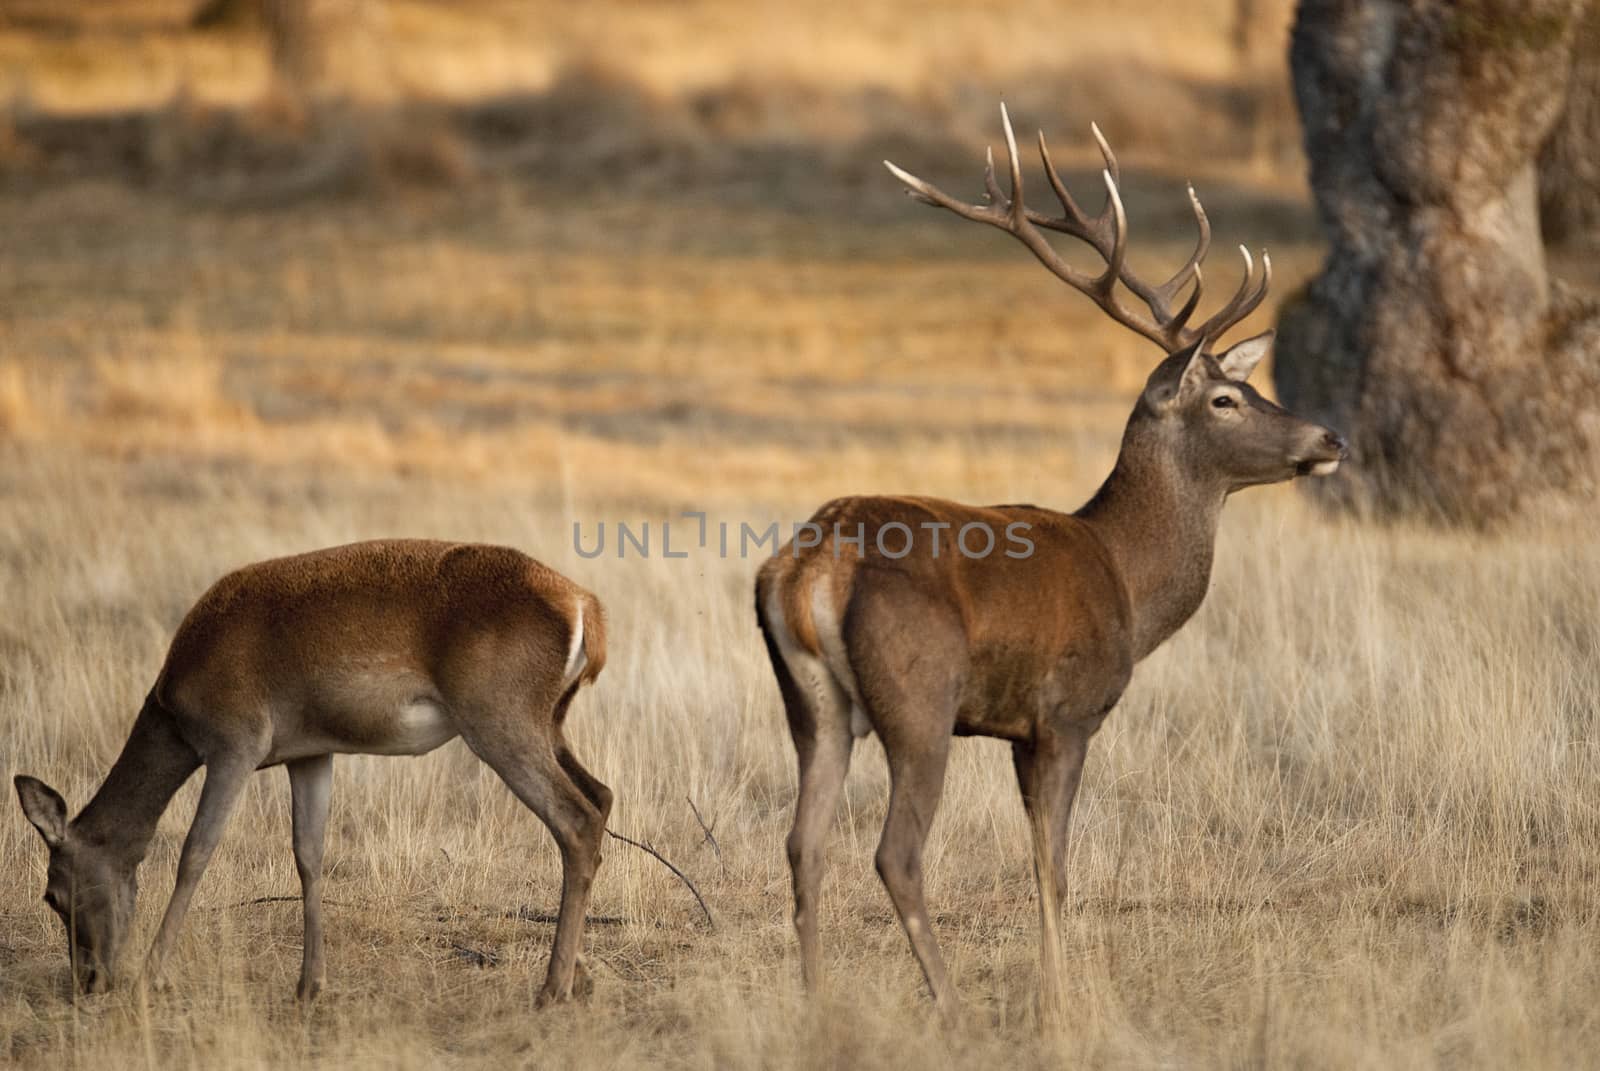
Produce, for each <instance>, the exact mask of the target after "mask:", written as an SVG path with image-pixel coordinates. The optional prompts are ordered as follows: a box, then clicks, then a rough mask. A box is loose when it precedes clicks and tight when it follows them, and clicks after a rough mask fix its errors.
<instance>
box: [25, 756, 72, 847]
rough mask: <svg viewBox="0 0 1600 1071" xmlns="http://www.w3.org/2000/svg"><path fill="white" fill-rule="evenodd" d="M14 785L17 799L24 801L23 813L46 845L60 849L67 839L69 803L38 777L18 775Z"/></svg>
mask: <svg viewBox="0 0 1600 1071" xmlns="http://www.w3.org/2000/svg"><path fill="white" fill-rule="evenodd" d="M14 783H15V784H16V786H17V798H18V799H19V800H21V801H22V813H23V814H25V815H27V816H28V821H30V822H32V823H33V828H34V829H37V830H38V831H39V836H41V837H43V838H44V842H45V844H47V845H49V846H50V847H52V848H57V847H60V845H61V842H62V841H64V840H66V839H67V801H66V800H64V799H62V798H61V794H60V793H59V792H57V791H56V790H55V789H53V788H51V787H50V786H49V785H47V784H45V783H44V782H43V781H41V780H39V779H38V778H37V777H29V776H27V775H26V774H18V775H17V776H16V778H15V780H14Z"/></svg>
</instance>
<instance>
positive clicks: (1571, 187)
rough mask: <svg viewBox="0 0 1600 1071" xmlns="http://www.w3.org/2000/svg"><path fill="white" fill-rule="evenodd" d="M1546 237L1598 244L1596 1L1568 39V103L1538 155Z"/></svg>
mask: <svg viewBox="0 0 1600 1071" xmlns="http://www.w3.org/2000/svg"><path fill="white" fill-rule="evenodd" d="M1539 221H1540V223H1541V224H1542V225H1543V228H1544V237H1545V241H1547V242H1551V243H1553V244H1564V245H1565V244H1570V245H1575V246H1576V245H1587V246H1590V247H1592V246H1594V245H1597V244H1600V3H1595V2H1593V0H1591V2H1590V3H1588V4H1587V5H1586V10H1585V12H1584V15H1583V18H1582V20H1581V21H1580V22H1579V23H1578V26H1577V29H1576V31H1575V32H1574V35H1573V42H1572V74H1571V75H1570V78H1569V81H1568V85H1567V102H1566V106H1565V107H1563V108H1562V109H1561V115H1560V117H1558V118H1557V119H1556V122H1555V126H1554V127H1552V128H1551V130H1550V136H1549V137H1548V138H1546V139H1545V143H1544V148H1543V149H1542V150H1541V151H1540V153H1539Z"/></svg>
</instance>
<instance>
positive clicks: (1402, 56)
mask: <svg viewBox="0 0 1600 1071" xmlns="http://www.w3.org/2000/svg"><path fill="white" fill-rule="evenodd" d="M1581 2H1582V0H1456V2H1451V0H1302V2H1301V4H1300V9H1299V11H1298V13H1297V17H1296V21H1295V27H1294V33H1293V37H1292V40H1291V44H1290V51H1289V60H1290V66H1291V69H1292V71H1293V76H1294V85H1295V95H1296V98H1297V100H1298V102H1299V106H1300V114H1301V119H1302V122H1303V124H1304V127H1305V141H1306V152H1307V155H1308V157H1309V158H1310V164H1311V184H1312V187H1313V190H1314V191H1315V194H1316V201H1317V208H1318V211H1319V213H1320V215H1321V217H1322V221H1323V225H1324V228H1325V230H1326V231H1327V234H1328V238H1329V242H1330V244H1331V247H1332V248H1331V250H1330V252H1329V255H1328V260H1327V262H1326V264H1325V265H1324V266H1323V270H1322V273H1321V274H1320V275H1319V276H1317V277H1316V278H1315V279H1314V280H1312V282H1311V284H1310V285H1309V287H1308V288H1307V290H1306V291H1305V292H1304V293H1302V294H1300V295H1298V296H1297V297H1296V298H1295V299H1293V300H1291V301H1290V302H1289V303H1288V304H1286V305H1285V307H1284V309H1283V311H1282V314H1281V326H1282V332H1281V337H1280V341H1279V344H1278V347H1277V353H1278V357H1277V361H1276V368H1275V373H1274V374H1275V377H1276V380H1277V386H1278V392H1279V395H1280V397H1281V398H1282V399H1283V401H1284V403H1285V404H1286V405H1288V406H1289V407H1290V408H1292V409H1295V410H1296V411H1298V412H1300V413H1302V414H1303V415H1305V416H1308V417H1312V418H1315V419H1319V420H1324V421H1326V422H1328V423H1330V424H1332V425H1333V426H1334V427H1337V428H1340V429H1342V430H1344V431H1345V432H1346V433H1347V436H1348V437H1349V438H1350V440H1351V443H1352V447H1353V451H1354V458H1353V462H1354V463H1353V464H1350V465H1348V466H1346V467H1345V469H1344V471H1342V472H1341V474H1340V475H1339V476H1337V477H1335V478H1334V479H1333V480H1330V481H1320V482H1321V483H1322V484H1323V485H1324V488H1323V490H1322V493H1323V494H1327V495H1330V496H1331V497H1333V498H1334V499H1336V500H1337V501H1339V502H1341V503H1343V504H1347V505H1354V506H1357V507H1358V508H1371V509H1374V510H1376V511H1379V512H1386V513H1387V512H1405V513H1412V512H1420V513H1424V514H1428V515H1431V516H1434V517H1438V518H1443V519H1447V520H1451V521H1456V522H1464V523H1490V522H1493V521H1496V520H1500V519H1502V518H1505V517H1507V516H1510V515H1512V514H1515V513H1519V512H1525V511H1527V510H1529V509H1532V508H1535V507H1540V508H1542V507H1544V506H1546V505H1562V504H1572V503H1577V502H1581V501H1583V500H1585V499H1587V498H1589V497H1590V496H1591V495H1592V493H1593V490H1594V487H1595V475H1596V457H1597V451H1596V448H1597V446H1600V304H1597V303H1596V302H1594V301H1593V300H1591V299H1589V298H1586V297H1581V296H1579V295H1577V294H1575V293H1574V292H1572V291H1570V290H1569V289H1567V288H1566V287H1565V286H1563V285H1562V284H1561V283H1560V282H1559V281H1556V280H1552V279H1550V278H1549V277H1548V276H1547V274H1546V270H1545V258H1544V247H1543V244H1542V242H1541V239H1540V230H1539V211H1538V209H1539V205H1538V175H1537V172H1536V165H1535V157H1536V154H1537V153H1538V151H1539V148H1540V145H1541V144H1542V143H1543V142H1544V140H1545V136H1546V134H1547V133H1548V132H1549V130H1550V128H1551V126H1552V124H1553V123H1554V122H1555V120H1556V117H1557V115H1558V114H1559V113H1560V112H1561V109H1562V106H1563V103H1564V101H1565V95H1566V89H1567V83H1568V74H1569V71H1570V68H1571V63H1570V54H1571V48H1572V42H1573V37H1574V26H1575V24H1576V22H1577V20H1578V18H1579V17H1580V14H1581V11H1580V7H1581Z"/></svg>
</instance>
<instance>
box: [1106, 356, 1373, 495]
mask: <svg viewBox="0 0 1600 1071" xmlns="http://www.w3.org/2000/svg"><path fill="white" fill-rule="evenodd" d="M1271 349H1272V332H1271V331H1267V332H1265V333H1264V334H1260V335H1256V336H1255V337H1254V338H1247V339H1245V340H1244V341H1243V342H1239V343H1237V344H1235V345H1233V346H1231V347H1229V348H1228V349H1227V350H1225V351H1223V352H1222V353H1221V354H1217V355H1213V354H1210V353H1207V352H1205V348H1204V346H1203V344H1202V343H1201V342H1199V341H1196V342H1192V343H1190V344H1189V345H1188V346H1186V347H1184V348H1183V349H1181V350H1178V351H1177V352H1176V353H1173V354H1171V355H1170V356H1168V357H1167V359H1166V360H1164V361H1162V362H1161V363H1160V364H1159V365H1157V366H1156V369H1155V371H1154V372H1152V373H1150V379H1149V381H1148V382H1147V383H1146V384H1145V388H1144V394H1143V395H1142V396H1141V397H1140V399H1139V404H1138V405H1137V406H1136V407H1135V409H1134V411H1133V416H1132V417H1130V418H1129V422H1128V427H1129V435H1130V436H1135V437H1141V438H1143V439H1144V440H1146V441H1154V442H1156V443H1158V444H1159V448H1161V449H1165V450H1168V451H1170V452H1171V454H1172V455H1173V456H1174V457H1175V458H1176V459H1177V461H1178V463H1179V464H1180V465H1181V466H1182V468H1183V469H1184V471H1186V472H1187V473H1188V474H1189V475H1190V476H1191V478H1193V479H1194V480H1196V481H1197V482H1199V483H1201V484H1204V485H1207V486H1212V487H1218V488H1221V489H1222V490H1224V491H1228V492H1231V491H1236V490H1238V489H1239V488H1241V487H1251V486H1254V485H1255V484H1262V483H1277V482H1279V481H1280V480H1290V479H1293V478H1294V477H1296V476H1326V475H1328V474H1329V473H1331V472H1333V471H1334V470H1335V469H1337V468H1338V467H1339V462H1341V461H1343V460H1344V459H1345V457H1346V455H1347V449H1346V447H1345V441H1344V439H1343V438H1342V437H1341V436H1340V435H1339V433H1338V432H1335V431H1333V430H1332V429H1330V428H1326V427H1323V426H1322V425H1321V424H1317V423H1314V422H1312V421H1309V420H1303V419H1301V418H1300V417H1297V416H1295V415H1294V414H1293V413H1291V412H1289V411H1288V410H1287V409H1285V408H1283V407H1282V406H1280V405H1277V404H1275V403H1273V402H1270V401H1268V400H1267V399H1266V398H1263V397H1262V396H1261V394H1260V392H1259V391H1257V390H1256V389H1255V388H1254V387H1252V386H1251V385H1250V384H1249V383H1247V382H1245V381H1246V380H1247V379H1248V378H1249V377H1250V373H1251V372H1252V371H1254V370H1255V367H1256V365H1258V364H1260V363H1261V358H1263V357H1265V356H1266V355H1267V353H1268V352H1270V351H1271Z"/></svg>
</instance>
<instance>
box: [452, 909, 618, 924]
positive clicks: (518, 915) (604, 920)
mask: <svg viewBox="0 0 1600 1071" xmlns="http://www.w3.org/2000/svg"><path fill="white" fill-rule="evenodd" d="M501 917H502V918H508V919H517V920H519V921H522V922H548V923H550V924H552V925H554V924H555V923H557V922H559V921H560V920H561V916H560V915H558V914H556V913H555V912H554V911H535V910H534V909H533V908H531V907H519V908H517V909H516V910H515V911H507V912H506V913H505V914H504V915H502V916H501ZM440 919H441V921H442V920H443V916H440ZM583 922H584V925H586V926H626V925H627V924H628V920H627V919H625V918H623V917H622V916H621V915H585V916H584V917H583Z"/></svg>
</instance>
